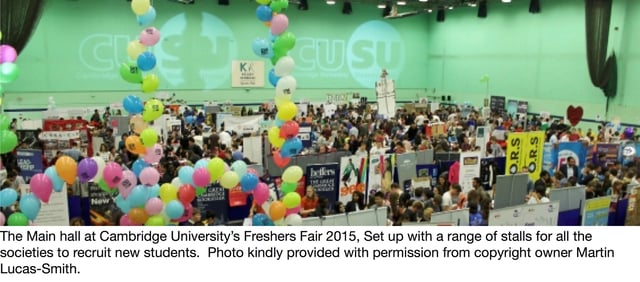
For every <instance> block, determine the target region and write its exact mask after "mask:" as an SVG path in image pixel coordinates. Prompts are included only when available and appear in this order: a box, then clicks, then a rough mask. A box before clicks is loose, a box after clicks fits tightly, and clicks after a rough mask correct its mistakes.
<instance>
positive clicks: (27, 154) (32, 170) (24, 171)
mask: <svg viewBox="0 0 640 282" xmlns="http://www.w3.org/2000/svg"><path fill="white" fill-rule="evenodd" d="M17 159H18V167H20V176H22V178H24V181H25V182H27V183H29V180H31V177H32V176H34V175H36V174H37V173H42V172H43V171H44V165H43V163H42V150H33V149H19V150H18V151H17Z"/></svg>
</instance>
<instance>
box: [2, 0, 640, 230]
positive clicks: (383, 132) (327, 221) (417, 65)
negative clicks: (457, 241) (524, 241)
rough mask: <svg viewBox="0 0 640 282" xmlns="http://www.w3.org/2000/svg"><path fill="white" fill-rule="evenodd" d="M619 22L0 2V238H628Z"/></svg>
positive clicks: (419, 1) (587, 13)
mask: <svg viewBox="0 0 640 282" xmlns="http://www.w3.org/2000/svg"><path fill="white" fill-rule="evenodd" d="M634 14H636V15H638V14H640V1H636V0H616V1H613V0H407V1H381V0H337V1H324V0H322V1H321V0H295V1H290V0H251V1H247V0H244V1H236V0H198V1H195V0H128V1H127V0H103V1H90V0H74V1H67V0H65V1H63V0H59V1H58V0H56V1H52V0H48V1H44V0H43V1H41V0H21V1H14V0H12V1H9V0H0V32H1V33H0V93H1V95H2V96H1V97H0V154H1V156H2V162H1V163H0V184H1V186H0V211H1V212H0V226H2V225H5V226H173V227H171V228H178V229H179V228H180V226H273V228H277V226H389V228H400V227H401V226H532V225H534V226H628V225H640V206H639V205H637V204H636V203H637V201H636V199H637V195H638V192H639V191H640V161H639V158H638V157H639V156H640V141H638V140H639V137H640V133H638V132H637V128H638V124H640V118H638V114H637V110H634V109H637V108H636V107H638V106H640V99H637V98H634V96H633V95H634V93H640V80H638V79H637V77H638V75H639V74H640V39H639V38H640V37H637V36H634V35H636V34H638V33H639V32H640V20H639V19H638V18H637V17H635V16H633V15H634ZM392 226H394V227H392ZM31 228H35V227H31ZM385 228H386V227H385ZM172 230H173V229H172ZM183 230H184V229H183ZM176 234H180V233H179V232H178V233H176ZM185 234H187V233H185ZM185 236H186V235H185ZM344 236H347V235H346V233H345V235H344Z"/></svg>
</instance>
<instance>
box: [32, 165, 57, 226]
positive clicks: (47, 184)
mask: <svg viewBox="0 0 640 282" xmlns="http://www.w3.org/2000/svg"><path fill="white" fill-rule="evenodd" d="M30 185H31V192H32V193H33V194H34V195H35V196H36V197H38V199H40V200H42V202H44V203H49V199H50V198H51V193H53V182H52V181H51V179H49V177H48V176H47V175H46V174H44V173H37V174H35V175H34V176H33V177H31V184H30ZM30 219H32V218H30Z"/></svg>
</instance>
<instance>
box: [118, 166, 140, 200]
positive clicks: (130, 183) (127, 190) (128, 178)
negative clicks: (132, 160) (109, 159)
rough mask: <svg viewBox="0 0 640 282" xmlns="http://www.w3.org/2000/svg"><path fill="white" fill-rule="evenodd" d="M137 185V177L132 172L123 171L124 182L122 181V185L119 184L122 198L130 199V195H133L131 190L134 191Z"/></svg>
mask: <svg viewBox="0 0 640 282" xmlns="http://www.w3.org/2000/svg"><path fill="white" fill-rule="evenodd" d="M136 183H137V181H136V175H135V174H134V173H133V172H132V171H130V170H125V171H123V172H122V181H120V183H118V185H117V186H118V191H119V192H120V196H122V198H123V199H127V197H129V194H131V190H133V187H135V186H136Z"/></svg>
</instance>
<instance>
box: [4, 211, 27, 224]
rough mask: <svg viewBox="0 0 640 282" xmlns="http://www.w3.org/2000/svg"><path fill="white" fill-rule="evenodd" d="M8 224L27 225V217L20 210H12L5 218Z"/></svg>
mask: <svg viewBox="0 0 640 282" xmlns="http://www.w3.org/2000/svg"><path fill="white" fill-rule="evenodd" d="M7 225H9V226H29V219H28V218H27V216H26V215H24V214H23V213H21V212H14V213H12V214H11V215H10V216H9V219H8V220H7Z"/></svg>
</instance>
